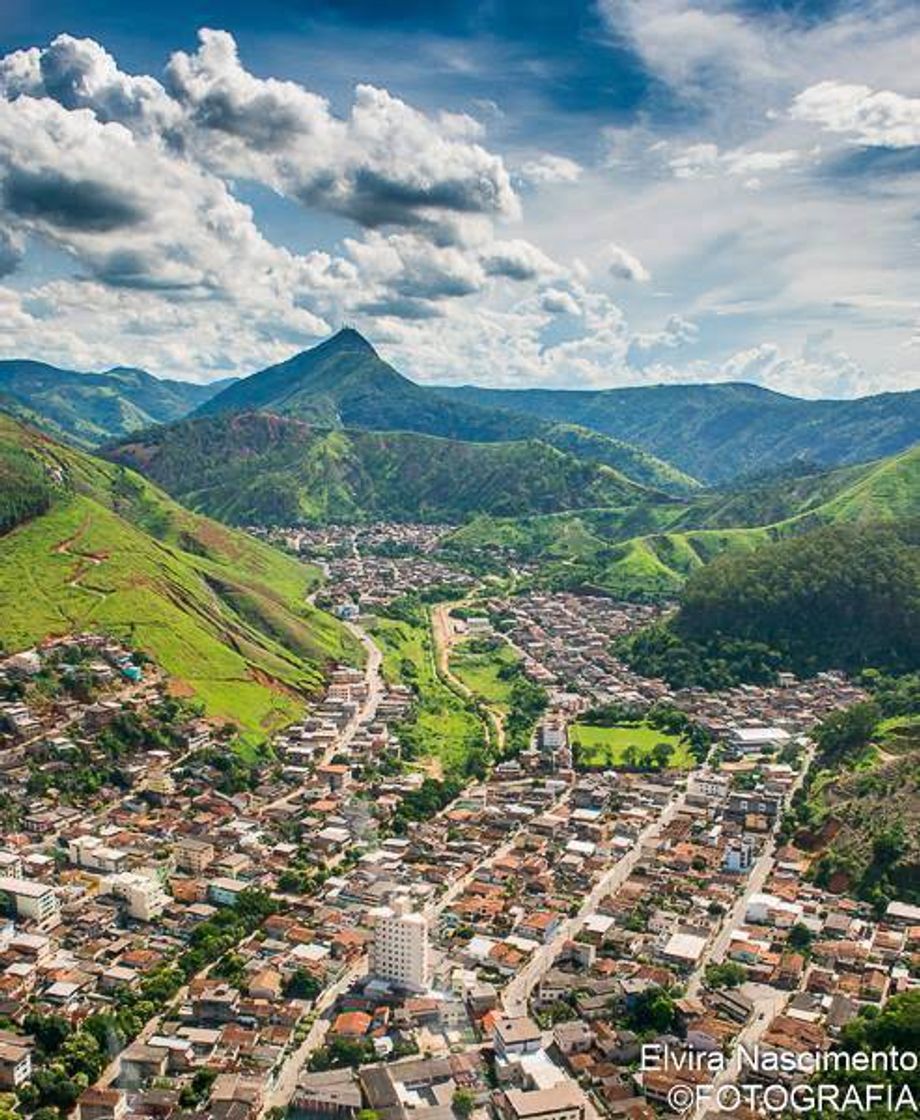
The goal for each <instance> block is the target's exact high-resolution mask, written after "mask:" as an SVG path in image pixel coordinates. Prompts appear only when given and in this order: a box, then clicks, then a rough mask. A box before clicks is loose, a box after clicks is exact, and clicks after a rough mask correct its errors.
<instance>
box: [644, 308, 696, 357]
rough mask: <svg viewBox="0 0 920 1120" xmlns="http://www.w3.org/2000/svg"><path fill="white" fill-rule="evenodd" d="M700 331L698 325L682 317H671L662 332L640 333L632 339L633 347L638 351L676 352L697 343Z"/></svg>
mask: <svg viewBox="0 0 920 1120" xmlns="http://www.w3.org/2000/svg"><path fill="white" fill-rule="evenodd" d="M699 334H700V329H699V327H698V326H697V325H696V323H692V322H691V321H690V320H689V319H685V318H684V317H683V316H682V315H669V316H668V319H667V322H666V323H665V325H664V328H663V329H662V330H660V331H651V332H646V333H642V332H640V333H638V334H636V335H634V336H633V338H632V345H633V347H635V349H636V350H640V351H641V350H659V349H665V350H676V349H678V348H679V347H681V346H686V345H688V344H690V343H692V342H696V340H697V339H698V338H699Z"/></svg>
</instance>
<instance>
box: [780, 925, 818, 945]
mask: <svg viewBox="0 0 920 1120" xmlns="http://www.w3.org/2000/svg"><path fill="white" fill-rule="evenodd" d="M813 940H814V934H813V933H812V932H811V930H810V929H809V928H808V926H805V925H802V923H801V922H796V924H795V925H794V926H793V927H792V929H790V930H789V935H788V937H787V938H786V944H787V945H788V946H789V948H790V949H795V950H796V951H797V952H799V953H804V952H807V951H808V950H809V949H810V948H811V943H812V941H813Z"/></svg>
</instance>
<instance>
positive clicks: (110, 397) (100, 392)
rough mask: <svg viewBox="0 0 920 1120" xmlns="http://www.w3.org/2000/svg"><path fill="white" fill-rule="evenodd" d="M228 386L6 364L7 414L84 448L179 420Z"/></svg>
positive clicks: (1, 379)
mask: <svg viewBox="0 0 920 1120" xmlns="http://www.w3.org/2000/svg"><path fill="white" fill-rule="evenodd" d="M226 384H227V382H226V381H224V382H212V383H211V384H210V385H199V384H197V383H196V382H193V381H165V380H161V379H159V378H157V377H152V376H151V375H150V374H149V373H145V372H144V371H143V370H140V369H110V370H107V371H106V372H105V373H77V372H75V371H74V370H67V369H56V368H55V367H54V366H49V365H45V364H44V363H43V362H27V361H19V360H16V361H0V394H2V395H3V398H4V406H5V407H6V408H7V410H8V411H10V412H14V413H16V414H18V415H20V416H21V417H22V418H24V419H28V420H30V421H32V422H33V423H37V424H39V425H40V426H41V427H43V428H45V430H46V431H48V432H50V433H51V434H53V435H55V436H58V437H63V438H65V439H67V440H69V441H71V442H73V443H77V444H80V445H82V446H84V447H90V446H93V445H95V444H100V443H104V442H105V441H107V440H110V439H117V438H118V437H120V436H124V435H127V434H128V432H131V431H136V430H137V429H139V428H146V427H149V425H150V424H166V423H169V422H170V421H172V420H178V419H179V418H180V417H182V416H185V415H186V413H188V412H189V411H191V409H193V408H195V407H196V406H197V405H199V404H201V403H203V402H204V401H206V400H207V399H208V398H209V397H211V396H213V395H214V393H216V392H219V391H220V389H221V388H223V387H225V386H226Z"/></svg>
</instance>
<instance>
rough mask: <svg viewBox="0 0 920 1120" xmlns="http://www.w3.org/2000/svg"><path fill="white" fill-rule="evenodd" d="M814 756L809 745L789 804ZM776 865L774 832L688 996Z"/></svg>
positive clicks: (702, 959)
mask: <svg viewBox="0 0 920 1120" xmlns="http://www.w3.org/2000/svg"><path fill="white" fill-rule="evenodd" d="M814 757H815V748H814V747H813V746H811V745H809V747H808V748H807V749H806V751H805V755H804V758H803V760H802V769H801V770H800V771H799V773H798V774H797V775H796V779H795V781H794V782H793V784H792V787H791V788H790V790H789V794H788V797H787V799H786V804H787V805H788V804H789V802H790V801H791V800H792V796H793V794H794V793H795V792H796V790H798V789H799V787H800V786H801V785H802V783H803V782H804V781H805V777H806V775H807V774H808V771H809V769H810V768H811V764H812V762H813V761H814ZM775 863H776V834H775V829H774V832H773V833H771V834H770V836H769V837H768V839H767V841H766V843H765V844H764V850H763V852H762V853H761V854H760V856H759V858H758V859H757V862H756V863H755V864H754V866H753V867H752V868H751V871H750V873H749V875H748V877H747V880H746V882H745V884H744V890H743V891H742V892H741V895H740V896H739V898H738V900H737V901H736V902H735V905H734V906H733V907H732V909H731V910H730V911H729V913H728V914H727V915H726V916H725V918H724V919H723V921H722V925H721V927H720V928H719V932H718V934H717V935H716V936H715V937H714V938H713V940H712V941H711V942H710V944H709V946H708V947H707V948H706V950H705V951H704V953H703V955H702V956H701V957H700V959H699V962H698V964H697V966H696V968H695V969H694V972H693V975H692V976H691V977H690V980H689V982H688V984H687V995H688V996H696V995H697V994H698V993H699V990H700V986H701V984H702V981H703V975H704V972H705V969H706V965H707V964H709V963H710V962H713V963H715V964H720V963H721V961H722V959H723V957H724V956H725V952H726V950H727V949H728V947H729V945H730V944H731V938H732V934H733V933H734V931H735V930H736V929H737V928H738V927H739V926H740V925H743V923H744V918H745V915H746V913H747V908H748V902H749V901H750V899H751V896H752V895H755V894H759V893H760V892H761V891H762V890H763V888H764V885H765V883H766V882H767V880H768V879H769V878H770V874H771V872H772V871H773V867H774V865H775Z"/></svg>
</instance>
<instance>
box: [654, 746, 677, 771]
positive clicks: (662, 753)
mask: <svg viewBox="0 0 920 1120" xmlns="http://www.w3.org/2000/svg"><path fill="white" fill-rule="evenodd" d="M673 754H674V747H673V745H672V744H671V743H666V742H665V741H664V740H662V741H661V742H659V743H656V744H655V745H654V747H652V757H653V758H654V759H655V765H656V766H657V767H658V769H659V770H664V768H665V767H666V766H667V764H668V763H669V762H670V761H671V756H672V755H673Z"/></svg>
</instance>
